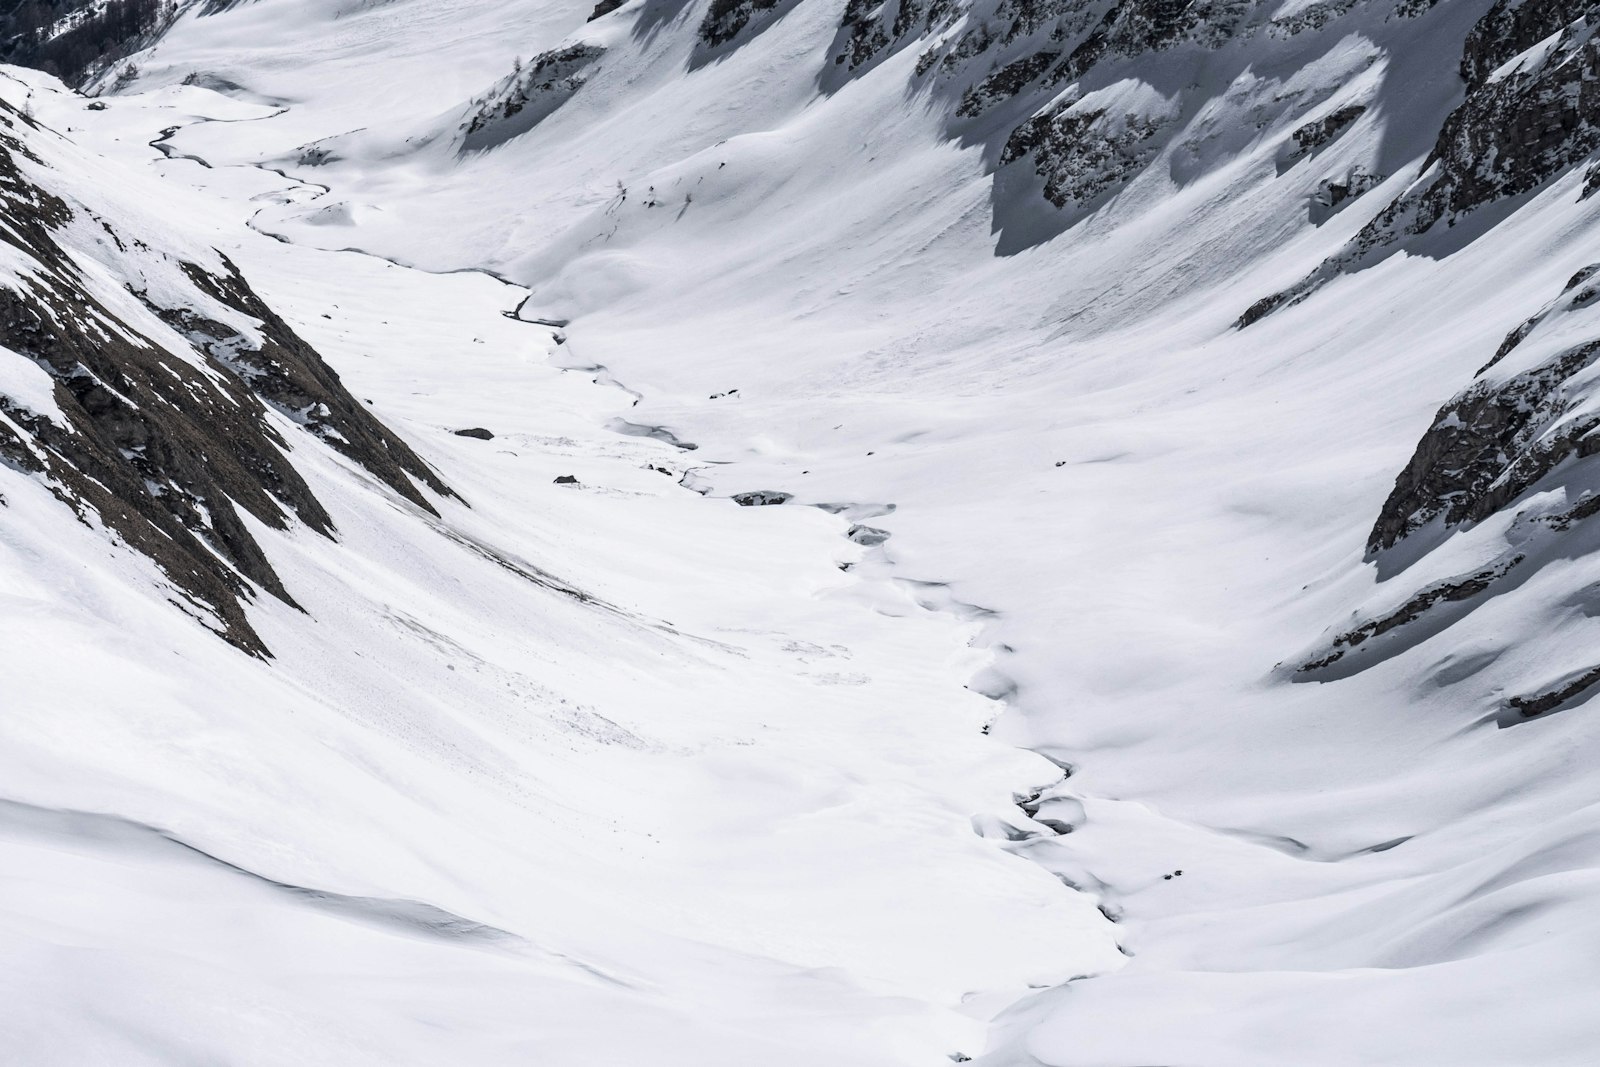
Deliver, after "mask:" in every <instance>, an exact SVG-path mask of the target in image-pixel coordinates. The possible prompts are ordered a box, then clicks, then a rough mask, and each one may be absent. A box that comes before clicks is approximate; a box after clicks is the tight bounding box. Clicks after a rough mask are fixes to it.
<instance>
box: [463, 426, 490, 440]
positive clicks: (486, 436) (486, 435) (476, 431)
mask: <svg viewBox="0 0 1600 1067" xmlns="http://www.w3.org/2000/svg"><path fill="white" fill-rule="evenodd" d="M456 436H457V437H476V438H477V439H478V440H480V441H493V440H494V434H493V433H492V432H490V431H489V430H486V429H484V428H483V427H482V426H474V427H472V428H470V429H466V430H457V431H456Z"/></svg>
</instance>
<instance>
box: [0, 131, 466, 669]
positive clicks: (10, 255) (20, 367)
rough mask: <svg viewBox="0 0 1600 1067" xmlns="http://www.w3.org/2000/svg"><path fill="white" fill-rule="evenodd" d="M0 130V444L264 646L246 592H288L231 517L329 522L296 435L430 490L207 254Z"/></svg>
mask: <svg viewBox="0 0 1600 1067" xmlns="http://www.w3.org/2000/svg"><path fill="white" fill-rule="evenodd" d="M0 127H3V131H4V132H3V134H0V221H3V222H4V224H5V225H4V227H3V228H0V243H3V245H4V247H5V250H6V253H7V259H8V260H9V263H8V267H9V274H8V277H7V278H6V279H5V280H4V281H3V282H0V362H4V363H5V364H7V365H8V366H7V367H6V368H5V371H4V375H5V377H4V379H0V380H3V381H6V382H11V381H18V382H20V381H28V382H31V383H32V386H33V387H32V388H27V389H24V388H21V387H13V388H11V389H10V390H9V391H0V457H3V458H4V460H5V462H7V463H8V464H10V465H12V466H14V467H16V468H20V469H22V470H24V471H27V472H29V473H31V474H33V475H34V476H35V477H37V478H39V479H41V480H42V481H44V482H45V483H46V484H47V485H49V487H50V489H51V491H52V492H53V493H54V494H55V495H56V496H57V497H58V498H59V499H60V500H61V501H62V502H63V503H64V504H66V505H67V506H69V507H71V508H73V509H74V510H75V511H76V512H77V513H78V515H79V517H80V518H81V519H82V520H83V521H84V522H86V523H91V524H98V525H100V526H103V527H104V528H105V529H106V530H107V532H108V534H109V535H111V536H112V537H113V538H115V539H117V540H120V541H122V542H124V543H125V544H127V545H129V546H131V547H132V548H134V549H136V550H137V551H139V552H140V553H142V554H144V555H146V556H148V557H149V558H150V559H151V560H153V561H154V562H155V563H156V564H158V565H159V566H160V568H161V570H162V572H163V573H164V574H165V576H166V578H167V579H168V580H169V581H170V582H171V583H172V586H173V589H174V592H175V594H176V596H177V598H178V600H180V601H181V603H180V604H179V606H180V607H182V608H183V609H184V610H186V611H189V612H190V613H191V614H195V615H198V616H200V617H201V618H202V619H203V620H204V621H206V622H207V624H208V625H211V626H212V627H213V628H215V629H216V630H217V631H218V632H219V633H220V634H221V635H222V636H223V637H225V638H226V639H227V640H229V641H231V642H232V643H234V644H235V645H238V646H239V647H240V648H243V649H245V650H247V651H249V652H252V653H254V654H257V655H264V654H266V653H267V649H266V648H265V646H264V645H263V644H262V642H261V640H260V638H259V637H258V636H257V634H256V633H255V631H254V630H253V629H252V628H251V626H250V623H249V620H248V618H247V616H246V613H245V611H244V607H245V605H247V604H248V602H249V601H250V599H251V598H252V597H254V596H255V595H257V593H258V592H265V593H267V594H269V595H271V596H274V597H277V598H278V599H280V600H283V601H284V602H286V603H289V604H293V603H294V599H293V594H292V591H291V590H289V589H286V588H285V587H284V584H283V582H282V581H281V580H280V579H279V576H278V575H277V573H276V572H275V571H274V569H273V567H272V564H271V563H270V561H269V560H268V559H267V558H266V556H265V555H264V554H263V552H262V550H261V548H260V546H259V544H258V543H257V541H256V539H255V538H254V537H253V536H252V535H251V533H250V531H249V528H248V524H247V523H246V521H245V516H249V518H250V519H253V520H254V521H256V522H259V523H262V524H264V525H266V526H268V527H271V528H284V527H286V526H287V525H289V524H290V523H299V524H301V525H303V526H305V527H307V528H309V529H311V530H314V531H316V532H317V533H320V534H322V535H324V536H328V537H333V536H334V534H335V531H334V528H333V523H332V521H331V520H330V518H329V516H328V513H327V511H326V509H325V508H324V507H323V505H322V504H321V503H320V502H319V501H318V500H317V498H316V496H315V495H314V494H313V493H312V491H311V489H310V488H309V487H308V485H307V484H306V481H305V479H304V478H303V477H302V476H301V474H300V473H299V472H298V471H297V470H296V469H295V466H294V463H293V460H292V454H293V452H294V450H295V448H296V447H330V448H332V449H334V450H336V451H338V452H339V453H341V454H343V455H344V456H346V457H348V458H349V459H350V460H352V461H353V462H355V463H358V464H360V465H361V466H363V467H365V468H366V469H367V470H368V471H369V472H370V473H371V474H372V475H373V476H374V477H376V478H377V479H378V480H380V481H381V482H383V483H384V484H385V485H387V486H388V487H389V488H390V489H391V490H393V491H394V492H395V493H397V494H399V495H400V496H402V497H404V498H405V499H407V500H409V501H410V502H411V503H413V504H414V505H416V506H417V507H420V508H424V509H428V510H432V504H431V503H430V502H429V499H428V494H429V493H434V494H447V493H448V492H449V490H448V489H446V487H445V486H444V484H443V483H442V482H441V481H440V480H439V479H438V478H437V477H436V476H435V475H434V473H433V472H432V471H431V470H429V469H428V467H427V466H426V464H424V463H423V462H422V461H421V460H420V459H418V457H417V456H416V455H415V454H414V453H413V452H412V451H411V449H410V448H409V447H407V446H406V445H405V443H404V442H402V441H401V440H400V439H399V438H397V437H395V436H394V435H393V434H392V433H390V432H389V431H388V430H387V429H386V428H385V427H384V426H383V425H382V424H381V423H379V422H378V421H377V420H376V419H375V418H374V417H373V416H372V415H371V414H370V413H369V412H368V411H367V410H366V409H365V407H364V406H363V405H362V404H360V403H359V402H358V401H357V400H356V399H355V398H354V397H352V396H350V394H349V393H348V391H346V389H345V388H344V386H343V385H342V384H341V383H340V381H339V377H338V375H337V374H335V373H334V372H333V371H332V369H330V368H329V367H328V366H327V365H326V364H325V363H324V362H323V361H322V359H321V357H320V356H319V355H318V354H317V353H316V352H315V351H314V350H313V349H312V348H311V347H310V346H309V345H307V344H306V343H305V342H304V341H303V340H302V339H300V338H299V337H298V336H297V335H296V334H295V332H294V331H293V330H292V329H290V328H289V326H288V325H287V324H285V323H284V322H283V320H282V319H281V318H279V317H278V316H277V315H276V314H275V313H274V312H273V311H272V309H271V308H269V307H268V306H267V305H266V304H265V303H264V302H263V301H262V300H261V298H260V297H259V296H257V295H256V293H255V292H254V291H253V290H252V289H251V287H250V284H249V282H248V281H246V280H245V278H244V277H243V276H242V275H241V274H240V273H239V271H238V270H237V269H236V268H235V266H234V265H233V263H232V262H230V261H229V260H228V258H227V257H226V256H223V255H221V254H220V253H217V252H214V251H211V250H205V249H196V248H193V247H189V248H184V249H183V250H181V251H178V250H174V249H172V248H171V247H170V245H169V241H168V240H167V239H166V235H165V234H162V233H159V232H150V231H148V230H146V229H144V228H143V227H142V226H141V225H140V224H139V222H138V221H137V220H126V219H124V218H122V217H120V215H121V213H120V212H119V211H118V210H117V208H116V206H114V205H113V206H107V205H105V204H96V205H94V206H90V204H88V203H85V202H83V201H82V200H80V199H78V197H77V196H72V197H71V198H69V197H67V196H61V195H57V194H56V193H55V192H52V191H51V185H52V183H53V179H59V178H61V177H63V176H66V175H65V174H64V171H69V170H70V169H71V168H73V167H74V166H76V165H77V164H78V162H79V161H77V160H74V159H71V158H68V157H64V156H59V155H57V154H55V153H53V152H52V149H53V148H54V147H55V135H54V134H53V133H52V132H51V131H49V130H46V129H44V128H41V127H38V126H36V125H34V124H33V123H32V121H31V120H30V119H28V118H27V117H26V116H25V115H23V114H21V113H19V112H17V111H15V110H12V109H11V108H9V107H4V108H3V110H0ZM81 177H82V176H79V179H80V180H79V181H76V182H74V183H72V184H73V187H74V188H75V189H78V190H80V192H81V190H82V188H83V183H82V181H81ZM207 252H209V254H206V253H207ZM197 254H198V255H200V256H202V257H203V258H200V259H198V260H197V259H194V258H187V257H191V256H196V255H197Z"/></svg>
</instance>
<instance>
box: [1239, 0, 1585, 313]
mask: <svg viewBox="0 0 1600 1067" xmlns="http://www.w3.org/2000/svg"><path fill="white" fill-rule="evenodd" d="M1588 10H1589V9H1588V6H1587V5H1585V4H1578V3H1571V2H1567V3H1549V2H1543V3H1541V2H1537V0H1535V2H1534V3H1530V4H1525V5H1523V6H1516V5H1512V4H1504V3H1497V4H1496V5H1495V6H1494V8H1492V9H1491V10H1490V11H1489V12H1488V13H1487V14H1486V15H1484V16H1483V18H1482V19H1480V20H1479V21H1478V23H1477V24H1476V25H1475V26H1474V28H1473V30H1472V32H1471V34H1470V35H1469V36H1468V39H1467V43H1466V46H1465V52H1464V55H1463V58H1462V61H1461V69H1462V73H1463V75H1464V76H1465V77H1466V78H1467V80H1468V92H1467V96H1466V99H1465V100H1464V101H1462V103H1461V105H1460V106H1459V107H1457V108H1456V109H1455V110H1454V111H1452V112H1451V113H1450V115H1449V116H1448V117H1447V118H1446V119H1445V121H1444V124H1443V127H1442V128H1441V129H1440V131H1439V136H1438V139H1437V140H1436V142H1435V144H1434V148H1433V151H1432V152H1431V153H1430V154H1429V156H1428V158H1427V159H1426V160H1425V161H1424V163H1423V168H1422V176H1421V178H1420V179H1419V180H1418V181H1417V182H1416V183H1415V184H1414V185H1413V186H1412V187H1411V188H1410V189H1408V190H1407V191H1406V192H1404V193H1402V194H1401V195H1400V196H1399V197H1398V198H1396V199H1395V200H1394V201H1393V202H1392V203H1390V204H1389V205H1388V207H1386V208H1385V209H1384V210H1383V211H1382V212H1381V213H1380V214H1379V215H1378V216H1377V217H1376V218H1374V219H1373V220H1372V221H1371V222H1370V223H1368V224H1367V225H1366V226H1365V227H1363V228H1362V230H1361V231H1360V233H1358V234H1357V235H1356V237H1355V238H1354V239H1353V240H1352V241H1351V242H1350V244H1349V245H1347V246H1346V247H1345V248H1344V249H1342V250H1341V251H1340V252H1339V253H1337V254H1336V255H1334V256H1332V257H1330V258H1329V259H1327V260H1326V261H1324V262H1323V263H1322V264H1321V265H1320V266H1319V267H1318V268H1317V269H1316V270H1315V271H1313V272H1312V273H1311V274H1310V275H1309V276H1307V277H1306V278H1304V279H1302V280H1301V281H1299V282H1298V283H1296V284H1295V285H1293V286H1291V287H1290V288H1288V289H1286V290H1283V291H1282V292H1278V293H1274V294H1272V295H1270V296H1267V297H1264V298H1262V299H1261V300H1259V301H1257V302H1256V303H1255V304H1253V305H1251V306H1250V307H1249V308H1248V309H1246V311H1245V312H1244V313H1243V314H1242V315H1241V316H1240V317H1239V320H1238V322H1237V325H1238V326H1239V327H1241V328H1243V327H1246V326H1249V325H1251V324H1253V323H1255V322H1258V321H1260V320H1261V319H1262V318H1264V317H1266V316H1267V315H1270V314H1272V313H1273V312H1275V311H1278V310H1280V309H1282V308H1285V307H1290V306H1293V305H1294V304H1297V303H1299V302H1300V301H1302V300H1304V299H1306V298H1307V297H1308V296H1310V295H1311V294H1312V293H1314V292H1316V291H1317V290H1318V289H1320V288H1321V287H1322V285H1324V284H1325V283H1326V282H1327V281H1328V280H1330V279H1331V278H1334V277H1336V276H1338V275H1339V274H1340V273H1343V272H1345V271H1349V270H1352V269H1356V268H1358V267H1360V266H1361V265H1363V264H1364V263H1366V262H1368V261H1369V260H1370V259H1371V258H1372V256H1373V255H1374V254H1375V253H1378V252H1380V251H1382V250H1386V249H1389V248H1392V247H1393V246H1395V245H1397V244H1399V243H1401V242H1403V241H1404V240H1405V239H1406V238H1407V237H1410V236H1414V235H1418V234H1422V233H1425V232H1427V231H1428V230H1431V229H1432V228H1433V227H1434V226H1436V225H1438V224H1440V223H1444V224H1446V225H1451V224H1453V223H1454V222H1455V221H1456V220H1457V219H1459V218H1460V217H1462V216H1463V215H1466V214H1468V213H1469V212H1472V211H1474V210H1476V209H1478V208H1481V207H1483V206H1485V205H1487V204H1491V203H1494V202H1496V201H1499V200H1504V199H1506V198H1508V197H1513V196H1518V195H1521V194H1525V193H1529V192H1532V191H1533V190H1535V189H1538V188H1539V187H1540V186H1542V185H1544V184H1545V183H1547V182H1549V181H1550V180H1552V179H1553V178H1556V177H1558V176H1560V175H1561V174H1564V173H1566V172H1567V171H1569V170H1571V169H1572V168H1573V167H1575V166H1577V165H1578V164H1580V163H1582V162H1584V161H1585V160H1586V159H1587V157H1588V156H1589V155H1590V154H1592V153H1593V152H1594V151H1595V150H1596V149H1597V148H1600V121H1597V120H1596V116H1597V115H1600V40H1597V39H1596V36H1595V33H1596V27H1595V26H1594V25H1591V22H1590V19H1589V18H1588V17H1587V13H1588ZM1530 41H1531V42H1532V43H1531V45H1530V43H1529V42H1530Z"/></svg>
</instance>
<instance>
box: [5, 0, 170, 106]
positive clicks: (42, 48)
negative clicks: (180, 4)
mask: <svg viewBox="0 0 1600 1067" xmlns="http://www.w3.org/2000/svg"><path fill="white" fill-rule="evenodd" d="M7 7H9V9H10V10H8V11H6V12H5V13H4V14H0V61H4V62H6V63H15V64H18V65H19V66H24V67H35V68H37V69H39V70H44V71H48V72H49V73H51V74H54V75H56V76H57V77H59V78H60V79H61V80H62V81H64V82H66V83H68V84H69V85H74V86H82V85H84V84H85V83H86V82H88V81H89V80H91V79H92V78H93V76H94V75H96V74H98V73H100V72H101V71H104V70H105V69H106V68H107V67H108V66H110V65H111V64H112V63H114V62H115V61H116V60H118V59H121V58H122V57H123V56H126V55H129V54H130V53H132V52H134V51H136V50H137V49H139V48H142V47H144V45H146V44H147V43H149V41H150V39H151V38H152V37H153V36H154V35H155V34H156V33H157V32H158V31H160V30H161V29H162V28H164V27H165V26H166V25H167V24H168V23H169V22H170V21H171V19H172V17H173V15H174V13H175V10H176V9H175V6H174V5H173V4H171V3H169V2H167V0H104V2H99V3H91V2H87V0H26V2H20V3H14V4H9V5H7Z"/></svg>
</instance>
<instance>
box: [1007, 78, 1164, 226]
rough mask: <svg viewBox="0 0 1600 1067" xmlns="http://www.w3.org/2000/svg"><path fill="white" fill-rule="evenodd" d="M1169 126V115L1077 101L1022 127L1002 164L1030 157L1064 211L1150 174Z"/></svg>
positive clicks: (1009, 143)
mask: <svg viewBox="0 0 1600 1067" xmlns="http://www.w3.org/2000/svg"><path fill="white" fill-rule="evenodd" d="M1168 125H1169V118H1168V116H1166V115H1163V114H1162V113H1161V112H1160V111H1159V110H1154V111H1147V112H1142V113H1141V112H1138V111H1129V110H1122V111H1114V110H1112V109H1110V108H1105V107H1094V106H1092V105H1089V101H1087V100H1079V101H1074V102H1072V103H1069V104H1064V105H1061V106H1059V107H1057V108H1054V109H1051V110H1049V111H1046V112H1044V113H1043V114H1040V115H1035V116H1034V117H1033V118H1032V119H1029V120H1028V121H1027V122H1025V123H1023V124H1022V125H1021V126H1019V127H1017V129H1016V130H1015V131H1013V133H1012V134H1011V136H1010V138H1008V139H1007V141H1006V144H1005V148H1004V149H1003V150H1002V151H1001V155H1000V163H1001V165H1002V166H1004V165H1006V164H1010V163H1015V162H1017V161H1019V160H1021V159H1023V158H1024V157H1027V158H1029V159H1030V160H1031V161H1032V165H1033V169H1034V171H1035V172H1036V173H1037V174H1038V175H1039V177H1041V178H1043V179H1044V197H1045V199H1046V200H1048V201H1050V203H1052V204H1054V205H1055V206H1056V207H1058V208H1064V207H1067V206H1068V205H1069V204H1072V205H1080V206H1081V205H1086V204H1088V203H1089V202H1090V201H1092V200H1094V199H1096V198H1097V197H1099V196H1101V195H1102V194H1104V193H1107V192H1110V191H1113V190H1115V189H1119V188H1121V187H1122V186H1123V185H1125V184H1127V182H1128V181H1130V180H1131V179H1132V178H1133V177H1134V176H1136V175H1137V174H1138V173H1139V172H1140V171H1142V170H1144V168H1145V166H1146V165H1147V164H1148V163H1149V162H1150V160H1151V158H1152V157H1153V156H1154V155H1155V153H1156V151H1157V150H1158V149H1159V148H1160V146H1161V141H1160V138H1159V135H1160V134H1161V133H1162V132H1163V131H1164V130H1165V129H1166V128H1167V126H1168Z"/></svg>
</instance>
